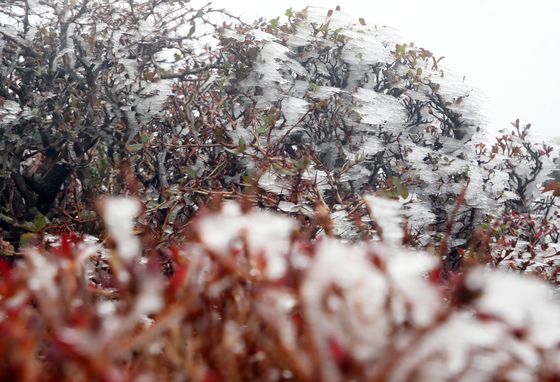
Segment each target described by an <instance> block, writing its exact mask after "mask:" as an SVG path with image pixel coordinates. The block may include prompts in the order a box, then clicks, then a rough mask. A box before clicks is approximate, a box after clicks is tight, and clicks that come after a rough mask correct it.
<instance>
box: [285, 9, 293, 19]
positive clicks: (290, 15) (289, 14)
mask: <svg viewBox="0 0 560 382" xmlns="http://www.w3.org/2000/svg"><path fill="white" fill-rule="evenodd" d="M284 14H285V15H286V16H287V17H292V16H293V15H294V11H292V7H290V8H288V9H286V12H284Z"/></svg>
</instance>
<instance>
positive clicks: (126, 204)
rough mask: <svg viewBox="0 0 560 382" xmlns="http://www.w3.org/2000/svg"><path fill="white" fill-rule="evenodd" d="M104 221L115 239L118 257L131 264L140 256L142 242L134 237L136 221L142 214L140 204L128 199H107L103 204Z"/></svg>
mask: <svg viewBox="0 0 560 382" xmlns="http://www.w3.org/2000/svg"><path fill="white" fill-rule="evenodd" d="M101 208H102V214H103V220H104V222H105V226H106V227H107V231H108V233H109V235H110V236H111V237H112V238H113V240H114V241H115V245H116V250H117V253H118V255H119V256H120V257H121V258H122V259H123V260H124V261H126V262H130V261H131V260H133V259H134V258H136V257H137V256H139V255H140V253H141V248H140V241H139V240H138V238H137V237H136V236H134V233H133V229H134V219H135V218H136V217H137V216H138V214H139V213H140V203H139V202H138V201H137V200H134V199H130V198H126V197H114V198H107V199H105V200H103V201H102V203H101Z"/></svg>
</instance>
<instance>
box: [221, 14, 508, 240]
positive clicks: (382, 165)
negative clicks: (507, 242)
mask: <svg viewBox="0 0 560 382" xmlns="http://www.w3.org/2000/svg"><path fill="white" fill-rule="evenodd" d="M221 43H222V46H223V48H222V49H223V50H225V51H227V52H238V53H236V54H231V53H230V57H231V59H232V65H233V66H232V69H231V72H230V74H229V76H228V78H227V81H226V86H230V87H231V88H229V89H230V90H231V92H230V96H229V99H230V100H231V101H232V102H233V104H232V105H231V109H230V111H228V113H230V115H232V116H235V115H237V116H238V118H237V119H236V121H235V123H233V121H230V122H229V123H227V127H226V131H227V134H228V136H229V137H231V140H232V141H233V142H238V141H240V139H241V138H243V142H245V143H246V144H247V143H248V142H249V141H251V143H252V144H250V145H248V146H247V147H245V148H244V151H243V154H242V155H243V156H245V157H246V161H244V162H242V165H243V166H247V167H246V168H247V169H246V170H245V171H246V172H247V173H250V174H251V173H253V170H252V169H253V168H255V167H257V166H258V164H259V163H265V164H267V168H265V169H264V171H262V172H257V173H256V175H257V176H262V177H266V182H264V181H262V178H261V180H260V181H259V185H263V184H264V183H266V184H267V186H266V187H263V188H264V189H265V190H266V191H268V192H272V193H274V194H276V195H277V200H279V201H278V202H277V203H280V202H284V201H286V199H287V201H288V202H292V203H295V204H298V205H307V206H308V208H309V207H311V208H313V202H312V201H313V200H316V199H317V198H319V199H320V200H321V201H322V202H325V203H326V205H327V206H328V207H329V209H330V211H331V215H332V219H333V221H334V220H341V221H345V222H346V223H344V226H340V227H339V229H338V230H337V232H339V233H343V235H344V237H345V238H352V239H355V238H356V237H358V236H360V235H361V234H363V232H360V230H359V229H357V228H356V227H355V226H353V225H352V223H351V222H352V221H353V220H354V218H353V217H352V216H350V215H351V214H352V213H353V212H356V205H357V204H358V203H360V202H361V200H360V198H359V197H360V195H361V194H363V193H364V192H379V191H383V192H384V191H389V192H393V191H394V192H395V193H394V194H393V195H392V197H393V198H395V199H398V198H399V197H402V199H404V200H405V209H404V213H405V215H406V217H407V218H408V220H409V228H410V230H411V233H412V237H413V239H414V242H415V243H416V244H418V245H425V244H426V243H427V242H428V241H429V239H430V237H433V235H434V233H437V232H442V231H443V230H444V226H445V224H446V222H447V219H448V218H449V216H450V213H451V210H452V209H453V207H454V205H455V200H456V198H457V196H458V195H459V194H460V192H461V191H462V189H463V188H464V186H465V185H466V184H467V183H469V182H470V183H471V184H472V186H471V187H470V188H469V190H468V191H467V195H466V198H465V203H464V205H462V206H461V207H460V211H459V213H458V214H457V215H456V220H457V221H456V222H455V224H454V225H453V236H454V241H453V243H452V246H457V245H464V244H465V243H466V242H467V241H468V240H469V239H470V237H471V235H472V232H473V230H474V228H475V227H476V225H477V224H478V223H480V222H481V221H483V220H484V218H485V216H486V214H488V213H489V212H490V211H495V213H496V215H499V213H500V211H499V208H498V206H499V203H500V202H501V201H502V200H501V199H500V196H496V195H499V193H500V192H501V191H502V190H503V186H504V185H503V183H500V184H496V183H495V182H494V183H492V181H491V180H490V179H488V177H487V176H486V169H485V167H484V164H482V163H478V162H477V160H476V157H475V150H474V147H475V144H476V143H478V142H479V141H480V140H481V139H482V135H481V134H482V130H483V127H484V126H483V120H482V117H481V116H480V115H479V113H478V111H477V110H478V107H477V102H478V101H477V94H476V92H475V91H473V89H471V88H469V87H468V86H467V85H466V84H465V83H464V82H463V81H462V80H461V77H459V76H455V75H453V74H452V73H448V72H445V73H444V71H443V70H442V67H441V64H440V60H439V59H438V58H437V57H436V56H434V54H433V53H432V52H430V51H428V50H426V49H423V48H418V47H416V46H414V44H412V43H410V44H408V43H405V44H403V43H402V42H401V41H400V37H399V36H398V34H397V33H395V32H394V31H393V30H391V29H390V28H387V27H380V26H375V25H368V24H366V23H361V22H359V20H357V19H354V18H352V17H351V16H349V15H346V14H344V13H342V12H340V11H334V12H330V13H329V12H327V10H326V9H321V8H307V9H305V10H304V11H302V12H297V13H291V14H290V16H289V21H288V23H287V24H284V25H278V26H277V25H275V24H259V25H256V26H254V27H252V28H251V27H248V26H239V27H237V28H233V27H232V28H225V29H224V31H223V34H222V35H221ZM257 115H261V116H262V117H261V118H260V119H259V118H258V117H257ZM240 125H242V126H243V127H245V129H248V130H249V131H250V132H251V134H246V133H245V132H242V131H240V130H241V129H240ZM263 148H266V149H265V150H264V151H263ZM278 155H280V156H281V157H282V162H283V163H282V164H280V163H275V161H274V160H273V159H272V158H277V156H278ZM262 166H263V164H261V165H260V167H261V168H262ZM294 177H295V178H296V179H297V180H296V181H294V180H293V178H294ZM495 179H497V178H494V180H495ZM273 184H275V185H276V187H273ZM397 184H398V186H396V185H397ZM395 186H396V187H395ZM396 188H398V190H397V189H396ZM496 188H497V189H498V192H496V190H495V189H496ZM267 204H268V203H267ZM269 204H271V206H273V207H276V205H278V204H276V205H274V202H271V203H269ZM359 212H360V213H362V214H364V213H365V211H364V209H360V210H359ZM341 214H346V216H344V217H341V216H340V215H341Z"/></svg>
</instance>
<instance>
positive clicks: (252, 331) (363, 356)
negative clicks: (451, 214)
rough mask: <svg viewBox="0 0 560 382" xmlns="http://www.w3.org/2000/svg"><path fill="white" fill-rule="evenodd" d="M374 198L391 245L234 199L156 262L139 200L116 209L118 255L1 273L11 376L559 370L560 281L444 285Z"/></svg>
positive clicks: (410, 376) (204, 216) (464, 374)
mask: <svg viewBox="0 0 560 382" xmlns="http://www.w3.org/2000/svg"><path fill="white" fill-rule="evenodd" d="M366 201H367V203H368V205H369V207H370V208H371V213H372V217H373V218H374V219H378V221H379V224H380V225H381V227H382V230H383V240H381V241H379V242H371V241H360V242H359V243H352V244H350V243H343V242H341V241H339V240H337V239H335V238H332V237H323V238H321V239H319V240H313V241H310V240H309V236H310V234H311V233H310V231H309V230H303V229H302V227H301V226H300V225H298V223H297V222H296V220H295V219H293V218H290V217H286V216H282V215H278V214H273V213H271V212H268V211H263V210H258V209H251V208H242V206H240V205H239V204H237V203H235V202H226V203H224V204H223V205H222V206H221V207H220V208H218V209H216V211H215V212H210V211H205V212H203V213H201V214H200V216H199V217H198V218H197V219H196V220H195V221H194V222H193V224H192V226H191V227H190V229H189V235H188V236H189V239H188V241H186V242H185V243H183V244H181V245H178V246H175V247H170V248H159V249H156V248H144V249H145V250H146V252H147V253H148V255H147V256H145V257H143V256H141V250H140V245H141V244H140V242H141V237H137V236H135V235H133V234H132V231H131V230H130V229H131V228H132V227H133V225H134V223H133V221H132V219H133V218H134V217H135V216H136V215H137V214H138V213H139V212H140V210H139V208H138V207H139V204H138V202H136V201H134V200H127V199H116V200H111V199H109V200H104V201H102V202H100V209H101V212H102V214H103V215H104V217H105V222H106V224H107V232H108V234H109V235H110V236H109V237H108V240H106V243H107V245H106V247H103V246H101V245H100V244H95V243H91V242H89V243H88V242H85V241H84V240H81V239H79V238H77V237H69V236H63V237H61V238H59V239H58V241H55V242H53V243H52V244H51V247H50V248H43V249H29V250H28V251H27V253H26V255H25V261H23V262H20V263H18V265H17V266H16V267H15V268H14V269H11V270H10V269H8V268H6V267H2V268H1V271H2V278H1V279H0V335H1V337H2V341H0V353H1V354H2V358H1V359H0V378H1V379H2V380H29V381H33V380H58V381H63V380H73V381H76V380H109V381H116V380H180V381H181V380H193V381H220V380H267V381H277V380H278V381H279V380H299V381H311V380H325V381H345V380H380V381H403V380H415V381H434V380H450V381H451V380H453V381H457V380H459V381H472V380H476V381H493V380H496V379H499V378H501V379H506V380H512V381H516V380H518V381H531V380H535V381H536V380H554V379H555V378H558V377H559V376H560V366H559V364H558V360H559V359H560V346H559V345H560V324H559V323H560V305H559V301H558V300H557V299H555V298H553V296H552V291H551V290H550V289H549V287H548V286H547V285H545V284H543V282H542V281H537V280H534V279H528V278H522V277H520V276H517V275H513V274H505V273H499V272H492V271H488V270H485V269H482V268H473V269H471V270H469V271H467V272H466V273H464V274H463V275H461V276H458V277H457V278H452V279H444V278H442V277H441V276H442V271H441V265H440V260H439V259H438V258H437V257H435V256H433V255H429V254H427V253H425V252H421V251H413V250H410V249H406V248H404V247H402V246H401V245H400V244H398V242H395V241H394V240H392V238H394V237H395V236H398V235H399V234H400V233H399V232H400V231H401V230H400V228H399V227H398V225H397V226H395V222H397V221H398V220H399V219H401V217H400V216H399V215H400V211H399V209H398V208H394V207H395V206H394V205H393V204H392V202H391V201H387V200H385V199H379V198H377V197H373V196H371V197H368V198H367V200H366ZM314 219H315V223H314V224H319V225H320V224H325V225H326V224H328V222H327V220H325V219H324V216H323V217H321V216H319V215H317V216H315V218H314ZM163 263H166V264H167V266H168V267H169V268H170V269H169V272H168V273H169V275H168V277H167V278H164V277H163V276H162V275H161V272H160V269H159V268H160V265H161V264H163ZM2 264H3V263H2Z"/></svg>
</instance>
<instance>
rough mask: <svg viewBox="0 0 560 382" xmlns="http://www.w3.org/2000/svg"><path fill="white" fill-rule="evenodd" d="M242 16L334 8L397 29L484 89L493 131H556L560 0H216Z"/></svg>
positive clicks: (553, 134) (558, 128) (559, 107)
mask: <svg viewBox="0 0 560 382" xmlns="http://www.w3.org/2000/svg"><path fill="white" fill-rule="evenodd" d="M213 4H214V5H215V6H216V7H223V8H227V9H229V10H231V11H233V12H234V13H237V14H242V15H243V16H244V18H246V19H251V18H257V17H260V16H262V17H266V18H272V17H276V16H278V15H282V14H283V13H284V11H285V10H286V9H287V8H289V7H293V8H294V10H296V9H301V8H303V7H305V6H306V5H313V6H323V7H326V8H334V7H336V5H340V6H341V8H342V11H344V12H347V13H350V14H354V15H356V19H357V18H358V17H363V18H365V19H366V22H368V24H369V23H373V24H378V25H388V26H391V27H393V28H396V29H398V30H400V31H401V33H402V35H403V38H404V41H413V42H414V43H415V44H416V45H420V46H423V47H425V48H426V49H429V50H431V51H432V52H434V53H435V54H436V55H438V56H445V59H444V61H443V62H445V63H446V66H447V68H448V69H451V70H453V71H454V72H455V73H457V74H460V75H465V76H466V81H467V82H468V83H469V84H470V85H472V86H474V87H476V88H478V89H479V90H481V91H482V93H484V95H485V96H486V102H484V105H483V110H484V112H485V114H486V115H487V118H488V123H489V127H490V128H491V129H492V130H494V131H497V130H499V129H502V128H504V127H508V126H509V122H510V121H512V120H514V119H515V118H520V119H521V121H522V122H531V123H532V124H533V126H534V131H535V133H537V134H538V135H540V136H543V137H545V138H551V137H556V136H560V123H559V122H558V119H557V118H556V115H558V114H560V1H557V0H533V1H528V0H453V1H450V0H390V1H389V0H385V1H380V0H371V1H365V0H361V1H358V0H344V1H342V0H303V1H302V0H288V1H275V2H271V1H267V0H260V1H255V0H235V1H231V0H215V1H213Z"/></svg>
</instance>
